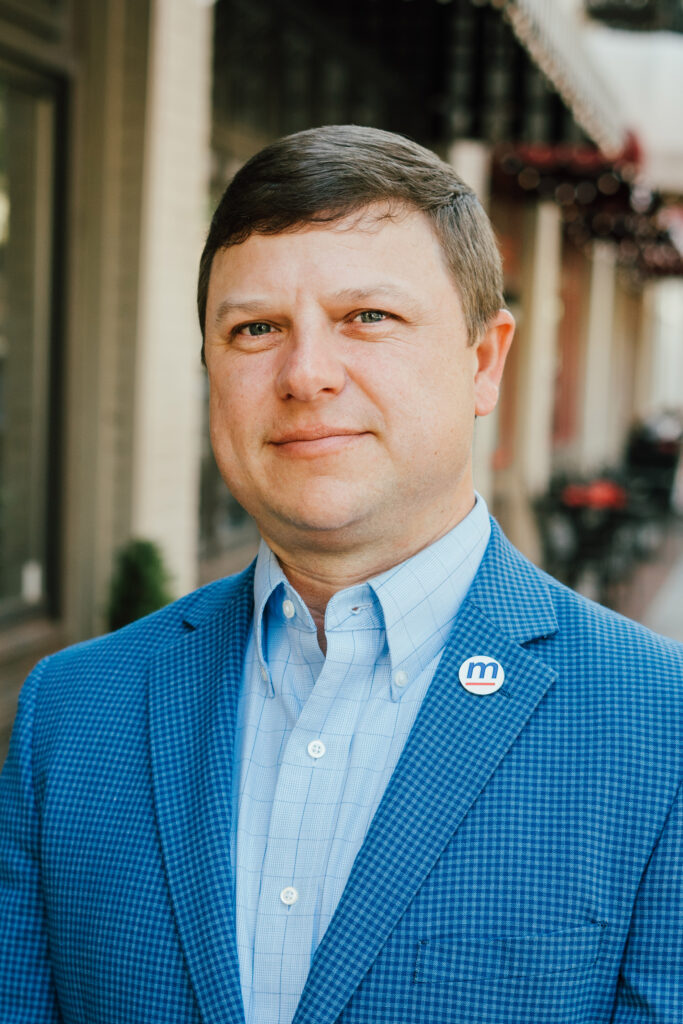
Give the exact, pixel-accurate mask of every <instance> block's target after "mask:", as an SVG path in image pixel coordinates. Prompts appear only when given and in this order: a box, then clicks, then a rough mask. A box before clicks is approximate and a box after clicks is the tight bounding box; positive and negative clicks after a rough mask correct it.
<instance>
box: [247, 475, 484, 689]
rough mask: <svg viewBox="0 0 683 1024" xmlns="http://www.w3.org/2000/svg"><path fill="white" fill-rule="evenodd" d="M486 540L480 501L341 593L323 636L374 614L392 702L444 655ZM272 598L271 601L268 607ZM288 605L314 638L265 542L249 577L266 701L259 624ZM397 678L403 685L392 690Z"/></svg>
mask: <svg viewBox="0 0 683 1024" xmlns="http://www.w3.org/2000/svg"><path fill="white" fill-rule="evenodd" d="M490 535H491V523H490V520H489V515H488V509H487V507H486V502H485V501H484V499H483V498H482V497H481V495H478V494H477V495H476V501H475V505H474V508H473V509H472V511H471V512H470V513H469V514H468V515H467V516H465V518H464V519H463V520H461V522H459V523H458V524H457V525H456V526H455V527H454V528H453V529H452V530H450V531H449V532H448V533H447V534H445V535H444V536H443V537H441V538H439V540H437V541H435V542H434V543H433V544H430V545H429V546H428V547H426V548H423V549H422V550H421V551H418V552H417V554H415V555H412V556H411V557H410V558H408V559H407V560H406V561H405V562H401V563H400V564H399V565H396V566H393V568H391V569H388V570H387V571H386V572H383V573H380V574H379V575H378V576H374V577H373V578H372V579H370V580H368V581H367V582H366V583H360V584H356V585H355V586H353V587H348V588H347V589H345V590H343V591H340V592H339V593H338V594H335V595H334V597H333V598H332V600H331V601H330V603H329V605H328V608H327V612H326V615H325V624H326V628H327V629H328V630H329V629H335V628H345V629H353V628H354V627H355V626H356V625H357V626H358V627H359V628H363V620H364V619H365V622H366V623H367V618H366V617H365V616H362V615H358V616H355V615H352V614H350V612H355V611H356V610H357V609H358V607H361V608H362V609H367V610H368V611H369V612H370V613H372V612H373V611H374V613H375V621H377V622H379V623H380V624H383V627H384V629H385V630H386V641H387V647H388V651H389V658H390V661H391V675H392V682H391V688H392V698H393V699H394V700H397V699H399V697H401V696H402V695H403V693H405V692H406V690H407V689H408V688H409V684H410V682H411V681H412V680H413V679H414V678H416V676H417V675H419V673H421V672H422V671H424V669H426V668H427V666H428V665H429V663H430V662H431V661H432V660H433V659H434V658H435V657H436V656H437V655H438V654H439V653H440V651H442V650H443V647H444V645H445V643H446V640H447V638H448V634H449V633H450V631H451V628H452V626H453V622H454V620H455V617H456V615H457V613H458V611H459V609H460V605H461V604H462V602H463V600H464V598H465V595H466V594H467V591H468V590H469V588H470V585H471V583H472V581H473V579H474V577H475V575H476V572H477V569H478V568H479V565H480V563H481V560H482V558H483V555H484V551H485V550H486V545H487V544H488V541H489V537H490ZM276 592H277V593H276ZM271 595H275V600H273V601H270V597H271ZM287 601H291V602H292V605H293V610H294V616H295V618H296V626H297V628H299V629H301V628H304V629H308V630H311V631H312V632H315V629H316V627H315V623H314V622H313V618H312V616H311V614H310V612H309V610H308V608H307V607H306V605H305V604H304V602H303V601H302V599H301V598H300V596H299V594H298V593H297V592H296V590H295V589H294V588H293V587H292V586H291V584H290V583H289V581H288V580H287V578H286V576H285V575H284V573H283V571H282V569H281V568H280V564H279V562H278V560H277V558H276V557H275V555H274V554H273V552H272V551H271V550H270V548H269V547H268V545H267V544H266V543H265V541H263V540H262V541H261V544H260V547H259V552H258V557H257V559H256V569H255V573H254V639H255V646H256V652H257V657H258V662H259V670H260V673H261V679H262V680H263V683H264V685H265V686H266V687H267V688H268V691H269V693H270V694H271V695H274V689H273V682H272V678H271V674H270V671H269V669H268V665H267V663H266V659H265V653H264V617H265V616H266V615H269V614H277V615H278V617H280V613H281V612H282V618H283V619H286V615H285V613H284V611H283V609H284V608H285V605H286V602H287ZM373 605H374V608H373V607H372V606H373ZM365 628H367V626H366V627H365ZM399 673H404V674H405V675H403V676H401V675H399ZM397 675H398V678H399V679H400V680H401V682H402V684H403V685H400V686H399V685H397V684H396V678H397ZM406 677H407V683H406V681H405V680H406Z"/></svg>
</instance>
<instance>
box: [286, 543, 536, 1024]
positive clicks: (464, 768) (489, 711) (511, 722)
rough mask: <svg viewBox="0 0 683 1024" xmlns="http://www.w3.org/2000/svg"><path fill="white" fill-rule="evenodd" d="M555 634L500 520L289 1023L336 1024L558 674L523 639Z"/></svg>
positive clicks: (533, 576) (530, 570)
mask: <svg viewBox="0 0 683 1024" xmlns="http://www.w3.org/2000/svg"><path fill="white" fill-rule="evenodd" d="M555 630H556V623H555V616H554V611H553V608H552V604H551V601H550V597H549V593H548V588H547V585H546V584H545V582H543V580H542V578H541V574H540V573H538V571H537V570H535V569H533V567H531V566H530V565H529V564H528V563H526V561H525V560H524V559H522V557H521V556H520V555H519V554H518V553H517V552H515V551H514V549H513V548H511V546H510V545H508V544H507V541H505V540H504V538H502V535H501V534H500V532H499V530H498V529H497V527H495V524H494V533H493V536H492V540H491V543H490V545H489V548H488V549H487V553H486V556H485V560H484V562H483V563H482V566H481V568H480V570H479V573H478V574H477V578H476V579H475V582H474V584H473V585H472V588H471V589H470V593H469V594H468V597H467V599H466V601H465V603H464V604H463V606H462V608H461V611H460V614H459V616H458V619H457V622H456V625H455V627H454V630H453V633H452V634H451V637H450V639H449V642H448V644H447V646H446V650H445V651H444V654H443V657H442V659H441V662H440V665H439V668H438V670H437V672H436V674H435V676H434V679H433V680H432V683H431V685H430V687H429V690H428V692H427V696H426V697H425V700H424V702H423V705H422V708H421V709H420V713H419V715H418V717H417V720H416V722H415V725H414V727H413V730H412V732H411V734H410V736H409V738H408V741H407V743H406V746H405V748H404V750H403V754H402V756H401V758H400V760H399V763H398V765H397V767H396V770H395V772H394V774H393V776H392V778H391V781H390V783H389V785H388V787H387V789H386V791H385V794H384V797H383V799H382V802H381V803H380V806H379V808H378V809H377V813H376V814H375V817H374V819H373V821H372V824H371V826H370V830H369V832H368V835H367V838H366V841H365V843H364V844H363V847H362V848H361V850H360V852H359V854H358V856H357V858H356V860H355V862H354V865H353V869H352V871H351V875H350V877H349V880H348V883H347V886H346V888H345V890H344V893H343V895H342V898H341V900H340V903H339V906H338V908H337V911H336V913H335V915H334V917H333V919H332V921H331V923H330V926H329V928H328V930H327V932H326V934H325V936H324V937H323V941H322V942H321V944H320V946H319V948H318V951H317V953H316V957H315V960H314V963H313V966H312V968H311V972H310V974H309V977H308V980H307V984H306V987H305V989H304V992H303V994H302V997H301V1001H300V1003H299V1006H298V1009H297V1013H296V1016H295V1018H294V1024H326V1022H328V1021H333V1020H335V1019H336V1017H337V1016H338V1015H339V1013H340V1012H341V1011H342V1009H343V1007H344V1006H345V1005H346V1003H347V1002H348V1000H349V999H350V998H351V996H352V995H353V993H354V991H355V989H356V988H357V987H358V985H359V984H360V982H361V980H362V978H363V976H364V975H365V974H366V973H367V971H368V970H369V968H370V966H371V965H372V963H373V961H374V959H375V958H376V956H377V954H378V953H379V951H380V949H381V947H382V946H383V944H384V943H385V942H386V940H387V938H388V936H389V934H390V932H391V931H392V929H393V928H394V926H395V925H396V923H397V922H398V920H399V918H400V917H401V916H402V914H403V913H404V912H405V910H406V907H407V906H408V904H409V902H410V900H411V899H412V898H413V896H414V895H415V893H416V892H417V890H418V889H419V887H420V885H421V884H422V882H423V880H424V878H425V877H426V875H427V874H428V873H429V871H430V870H431V868H432V866H433V865H434V863H435V861H436V860H437V858H438V857H439V855H440V853H441V851H442V850H443V849H444V847H445V846H446V844H447V843H448V842H449V840H450V839H451V837H452V836H453V833H454V832H455V831H456V830H457V828H458V827H459V825H460V823H461V822H462V820H463V818H464V817H465V815H466V814H467V812H468V810H469V809H470V807H471V806H472V804H473V803H474V801H475V800H476V799H477V796H478V795H479V793H480V792H481V790H482V788H483V787H484V786H485V785H486V783H487V781H488V780H489V778H490V777H491V775H492V773H493V772H494V771H495V769H496V767H497V765H498V764H499V762H500V761H501V759H502V758H503V757H504V755H505V753H506V751H507V750H508V749H509V748H510V746H511V745H512V743H513V742H514V740H515V738H516V737H517V735H518V734H519V732H520V731H521V729H522V728H523V727H524V725H525V723H526V722H527V720H528V719H529V717H530V715H531V714H532V713H533V711H534V708H535V707H536V706H537V704H538V702H539V701H540V700H541V698H542V697H543V695H544V693H545V692H546V690H547V689H548V687H549V686H550V684H551V683H552V682H553V680H554V678H555V674H554V672H553V670H552V669H550V668H549V667H548V666H547V665H545V664H544V663H543V662H541V661H540V660H539V659H538V658H537V657H535V656H534V655H533V654H531V653H529V652H528V651H526V650H525V649H524V648H523V647H522V646H521V643H522V642H524V641H526V640H529V639H531V638H532V637H538V636H539V635H548V634H551V633H553V632H554V631H555ZM473 655H487V656H489V657H491V658H495V659H496V660H497V661H499V662H500V663H501V665H502V666H503V668H504V669H505V683H504V685H503V686H502V688H501V689H500V690H498V691H497V692H495V693H492V694H489V695H488V696H486V697H482V696H477V695H474V694H472V693H469V692H467V691H466V690H465V689H464V688H463V687H462V686H461V685H460V683H459V681H458V669H459V668H460V665H461V664H462V663H463V661H465V660H466V659H467V658H469V657H472V656H473ZM435 744H438V757H435V756H434V749H435ZM339 964H343V968H342V969H340V968H339Z"/></svg>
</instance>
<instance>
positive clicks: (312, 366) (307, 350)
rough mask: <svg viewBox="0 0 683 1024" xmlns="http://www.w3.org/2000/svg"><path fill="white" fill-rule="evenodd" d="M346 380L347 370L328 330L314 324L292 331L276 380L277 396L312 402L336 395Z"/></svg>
mask: <svg viewBox="0 0 683 1024" xmlns="http://www.w3.org/2000/svg"><path fill="white" fill-rule="evenodd" d="M345 383H346V369H345V367H344V363H343V361H342V359H341V357H340V353H339V352H338V351H337V346H336V344H335V338H334V336H333V332H332V331H331V330H326V329H325V328H324V327H322V326H321V325H317V326H309V327H308V328H304V329H299V330H293V331H292V332H291V334H290V336H289V338H288V339H287V342H286V343H285V345H283V347H282V363H281V365H280V368H279V371H278V375H277V380H276V389H277V393H278V395H279V397H280V398H283V399H289V398H294V399H297V400H298V401H300V402H312V401H314V400H315V399H316V398H321V397H323V396H325V395H336V394H339V392H340V391H341V390H342V389H343V387H344V384H345Z"/></svg>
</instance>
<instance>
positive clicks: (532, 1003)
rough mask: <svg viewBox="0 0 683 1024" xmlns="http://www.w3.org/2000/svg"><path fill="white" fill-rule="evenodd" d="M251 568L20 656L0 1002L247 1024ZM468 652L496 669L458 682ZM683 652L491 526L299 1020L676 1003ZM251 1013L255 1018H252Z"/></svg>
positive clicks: (571, 1015)
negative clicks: (236, 852) (142, 613)
mask: <svg viewBox="0 0 683 1024" xmlns="http://www.w3.org/2000/svg"><path fill="white" fill-rule="evenodd" d="M252 587H253V573H249V572H247V573H245V574H242V575H240V576H239V577H236V578H233V579H230V580H227V581H220V582H218V583H216V584H212V585H210V586H209V587H207V588H204V589H203V590H201V591H198V592H197V593H195V594H194V595H191V596H190V597H188V598H185V599H183V600H181V601H180V602H177V603H176V604H174V605H172V606H170V607H169V608H167V609H165V610H164V611H162V612H160V613H157V614H156V615H154V616H152V617H150V618H147V619H145V620H141V621H140V622H138V623H136V624H134V625H132V626H129V627H127V628H126V629H124V630H122V631H120V632H119V633H116V634H113V635H112V636H109V637H105V638H102V639H98V640H95V641H92V642H90V643H88V644H84V645H80V646H79V647H76V648H71V649H69V650H67V651H64V652H62V653H60V654H57V655H55V656H53V657H52V658H50V659H48V660H47V661H45V662H43V663H41V665H40V666H39V667H38V668H37V669H36V671H35V672H34V673H33V675H32V676H31V677H30V679H29V681H28V683H27V684H26V686H25V688H24V692H23V697H22V700H21V707H20V712H19V716H18V719H17V725H16V728H15V733H14V737H13V741H12V746H11V751H10V756H9V759H8V762H7V764H6V767H5V769H4V772H3V775H2V779H1V780H0V1021H2V1024H44V1022H48V1021H50V1022H53V1021H54V1022H61V1024H86V1022H87V1024H143V1022H144V1024H175V1022H190V1021H191V1022H197V1024H199V1022H203V1024H209V1022H211V1024H219V1022H220V1024H241V1022H242V1021H243V1019H244V1018H243V1010H242V1001H241V992H240V979H239V969H238V958H237V948H236V940H235V931H234V905H233V883H232V877H231V870H230V838H229V837H230V830H231V820H230V819H231V771H232V758H233V753H234V751H233V737H234V726H235V713H236V704H237V694H238V690H239V685H240V679H241V673H242V668H243V661H244V650H245V645H246V642H247V637H248V632H249V628H250V624H251V619H252ZM473 654H477V655H481V654H486V655H488V656H490V657H491V658H495V659H497V660H498V661H499V662H500V663H501V664H502V665H503V666H504V668H505V673H506V678H505V683H504V685H503V686H502V687H501V689H499V690H498V691H497V692H496V693H492V694H490V695H488V696H486V697H481V696H477V695H475V694H471V693H468V692H467V691H466V690H465V689H464V688H463V687H462V686H460V684H459V683H458V669H459V666H460V665H461V664H462V662H463V661H465V660H466V659H467V658H468V657H470V656H471V655H473ZM682 678H683V652H682V650H681V647H680V646H679V645H677V644H675V643H673V642H669V641H666V640H664V639H662V638H661V637H657V636H654V635H653V634H651V633H649V632H648V631H646V630H645V629H642V628H640V627H638V626H636V625H635V624H633V623H630V622H628V621H626V620H624V619H621V618H619V617H618V616H616V615H613V614H611V613H609V612H607V611H605V610H603V609H601V608H599V607H597V606H595V605H592V604H591V603H589V602H587V601H585V600H584V599H582V598H580V597H578V596H577V595H575V594H573V593H571V592H570V591H568V590H566V589H564V588H563V587H561V586H560V585H559V584H557V583H555V582H554V581H552V580H550V579H548V577H545V576H544V575H543V574H542V573H541V572H539V571H538V570H537V569H535V568H534V567H533V566H532V565H530V564H529V563H528V562H526V561H525V560H524V559H523V558H522V557H521V556H520V555H519V554H518V553H517V552H516V551H515V550H514V549H513V548H511V547H510V545H509V544H508V543H507V542H506V541H505V540H504V538H503V537H502V535H501V534H500V531H499V530H498V529H497V528H496V527H495V526H494V528H493V532H492V536H491V541H490V543H489V546H488V548H487V551H486V555H485V557H484V560H483V562H482V565H481V567H480V569H479V572H478V573H477V576H476V578H475V580H474V583H473V584H472V587H471V588H470V591H469V593H468V595H467V598H466V600H465V602H464V603H463V605H462V607H461V609H460V612H459V614H458V616H457V619H456V622H455V624H454V627H453V631H452V634H451V637H450V639H449V642H448V645H447V648H446V650H445V652H444V654H443V656H442V658H441V661H440V663H439V667H438V669H437V672H436V674H435V676H434V679H433V681H432V683H431V685H430V687H429V689H428V691H427V694H426V697H425V699H424V701H423V703H422V707H421V709H420V711H419V714H418V716H417V719H416V721H415V725H414V727H413V729H412V731H411V733H410V736H409V738H408V740H407V742H406V744H405V747H404V749H403V753H402V755H401V757H400V760H399V762H398V765H397V767H396V770H395V771H394V773H393V776H392V778H391V781H390V782H389V784H388V786H387V788H386V791H385V793H384V796H383V798H382V800H381V802H380V805H379V807H378V809H377V812H376V814H375V816H374V818H373V820H372V824H371V826H370V828H369V830H368V833H367V836H366V838H365V842H364V843H363V845H362V847H361V849H360V851H359V853H358V855H357V857H356V859H355V862H354V864H353V868H352V871H351V874H350V877H349V880H348V883H347V885H346V888H345V889H344V892H343V895H342V897H341V899H340V901H339V905H338V906H337V909H336V912H335V914H334V916H333V918H332V921H331V922H330V925H329V927H328V928H327V931H326V932H325V935H324V937H323V939H322V941H321V943H320V945H319V947H318V950H317V952H316V955H315V958H314V961H313V966H312V968H311V971H310V974H309V976H308V980H307V982H306V985H305V988H304V991H303V993H302V996H301V1000H300V1003H299V1006H298V1008H297V1011H296V1014H295V1017H294V1024H332V1022H334V1021H339V1022H340V1024H410V1022H416V1024H417V1022H419V1024H445V1022H451V1021H453V1022H457V1024H532V1022H533V1024H546V1022H548V1024H602V1022H605V1024H606V1022H611V1024H626V1022H645V1021H656V1022H658V1024H674V1022H675V1024H680V1022H681V1021H683V996H682V994H681V993H682V992H683V917H682V912H681V907H682V905H683V816H682V814H681V808H680V797H679V787H680V783H681V767H682V765H681V761H682V760H683V743H682V740H683V736H682V735H681V733H682V731H683V729H682V723H683V716H682V711H683V693H682V691H683V683H682ZM263 1024H269V1022H267V1021H264V1022H263Z"/></svg>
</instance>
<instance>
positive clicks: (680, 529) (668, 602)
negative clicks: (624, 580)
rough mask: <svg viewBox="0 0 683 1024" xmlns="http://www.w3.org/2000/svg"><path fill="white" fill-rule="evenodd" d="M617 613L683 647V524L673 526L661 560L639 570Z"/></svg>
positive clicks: (623, 596)
mask: <svg viewBox="0 0 683 1024" xmlns="http://www.w3.org/2000/svg"><path fill="white" fill-rule="evenodd" d="M617 610H618V611H620V612H621V613H622V614H623V615H627V616H628V617H629V618H631V619H636V621H638V622H642V623H643V624H644V625H645V626H648V627H649V628H650V629H653V630H654V631H655V632H656V633H662V634H663V635H664V636H668V637H671V638H672V639H674V640H678V641H680V642H681V643H683V522H681V521H678V522H677V523H674V524H673V525H672V527H671V529H670V530H669V532H668V534H667V537H666V539H665V541H664V544H663V545H662V549H661V551H660V552H659V553H658V555H657V557H656V558H655V559H653V560H652V561H651V562H645V563H643V564H642V565H641V566H639V568H638V569H637V570H636V572H635V574H634V576H633V578H632V579H631V580H630V581H629V583H628V584H627V585H626V586H625V587H624V590H623V591H622V593H621V594H620V600H619V602H618V607H617Z"/></svg>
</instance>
